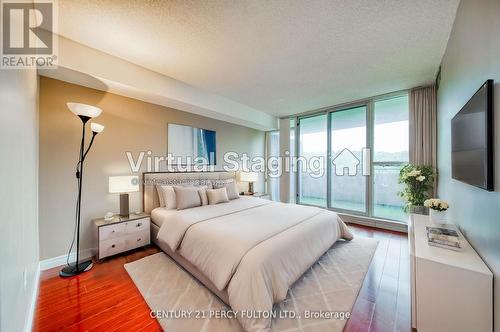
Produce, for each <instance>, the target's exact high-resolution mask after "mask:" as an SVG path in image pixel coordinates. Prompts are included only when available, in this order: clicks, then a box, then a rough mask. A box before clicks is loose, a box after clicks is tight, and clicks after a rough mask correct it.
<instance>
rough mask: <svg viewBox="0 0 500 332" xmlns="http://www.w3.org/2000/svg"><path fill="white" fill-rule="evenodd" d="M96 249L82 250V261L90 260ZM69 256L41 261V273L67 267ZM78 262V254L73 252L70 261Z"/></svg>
mask: <svg viewBox="0 0 500 332" xmlns="http://www.w3.org/2000/svg"><path fill="white" fill-rule="evenodd" d="M94 252H95V249H84V250H80V261H81V260H82V259H89V258H91V257H92V256H93V253H94ZM67 257H68V255H61V256H57V257H52V258H48V259H44V260H43V261H40V271H45V270H48V269H52V268H54V267H58V266H63V265H66V262H67ZM75 260H76V252H72V253H71V255H70V256H69V261H70V262H74V261H75Z"/></svg>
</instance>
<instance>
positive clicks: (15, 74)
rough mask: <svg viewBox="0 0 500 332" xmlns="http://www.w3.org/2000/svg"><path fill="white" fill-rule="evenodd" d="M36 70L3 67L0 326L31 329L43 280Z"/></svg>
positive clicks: (0, 101) (0, 105)
mask: <svg viewBox="0 0 500 332" xmlns="http://www.w3.org/2000/svg"><path fill="white" fill-rule="evenodd" d="M37 97H38V96H37V76H36V71H35V70H26V69H19V70H0V174H2V184H1V185H0V255H1V256H0V257H1V258H0V261H1V266H0V331H31V326H30V324H31V322H32V318H33V315H32V313H33V308H34V300H35V296H34V295H35V294H36V290H37V283H38V196H37V195H38V117H37V114H38V113H37Z"/></svg>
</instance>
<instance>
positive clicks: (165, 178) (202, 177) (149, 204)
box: [142, 171, 236, 213]
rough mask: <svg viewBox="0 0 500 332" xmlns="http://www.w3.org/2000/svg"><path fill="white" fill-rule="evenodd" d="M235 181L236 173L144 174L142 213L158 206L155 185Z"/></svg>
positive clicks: (149, 211)
mask: <svg viewBox="0 0 500 332" xmlns="http://www.w3.org/2000/svg"><path fill="white" fill-rule="evenodd" d="M227 179H236V172H226V171H215V172H145V173H143V174H142V180H143V187H142V190H143V199H142V202H143V207H144V212H146V213H151V211H152V210H153V209H154V208H157V207H159V206H160V201H159V199H158V192H157V191H156V186H157V185H168V184H179V185H182V184H190V183H192V184H203V183H204V182H208V181H209V180H211V181H216V180H227Z"/></svg>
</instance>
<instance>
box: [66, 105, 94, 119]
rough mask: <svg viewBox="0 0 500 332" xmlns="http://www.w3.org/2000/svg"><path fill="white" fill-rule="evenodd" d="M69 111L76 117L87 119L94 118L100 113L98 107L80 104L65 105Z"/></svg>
mask: <svg viewBox="0 0 500 332" xmlns="http://www.w3.org/2000/svg"><path fill="white" fill-rule="evenodd" d="M66 105H67V106H68V108H69V110H70V111H71V112H73V114H75V115H78V116H86V117H89V118H95V117H97V116H99V115H100V114H101V113H102V110H101V109H100V108H99V107H95V106H91V105H87V104H80V103H66Z"/></svg>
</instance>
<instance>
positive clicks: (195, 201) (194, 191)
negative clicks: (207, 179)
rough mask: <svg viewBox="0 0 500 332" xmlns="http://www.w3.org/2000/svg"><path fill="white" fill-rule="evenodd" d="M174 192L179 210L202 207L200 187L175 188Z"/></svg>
mask: <svg viewBox="0 0 500 332" xmlns="http://www.w3.org/2000/svg"><path fill="white" fill-rule="evenodd" d="M174 191H175V199H176V201H177V210H184V209H188V208H192V207H196V206H201V197H200V194H199V193H198V187H180V186H175V187H174Z"/></svg>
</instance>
